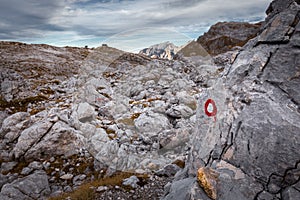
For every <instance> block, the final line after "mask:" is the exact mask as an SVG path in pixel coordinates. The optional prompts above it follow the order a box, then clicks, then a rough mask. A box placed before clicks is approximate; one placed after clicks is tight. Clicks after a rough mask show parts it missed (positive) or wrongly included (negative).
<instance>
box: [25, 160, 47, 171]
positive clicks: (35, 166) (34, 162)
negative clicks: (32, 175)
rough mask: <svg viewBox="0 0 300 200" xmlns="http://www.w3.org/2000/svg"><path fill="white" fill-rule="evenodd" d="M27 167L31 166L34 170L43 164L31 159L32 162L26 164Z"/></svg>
mask: <svg viewBox="0 0 300 200" xmlns="http://www.w3.org/2000/svg"><path fill="white" fill-rule="evenodd" d="M28 167H29V168H32V169H34V170H39V169H43V165H42V163H40V162H37V161H33V162H32V163H30V164H29V165H28Z"/></svg>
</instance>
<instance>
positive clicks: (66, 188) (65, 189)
mask: <svg viewBox="0 0 300 200" xmlns="http://www.w3.org/2000/svg"><path fill="white" fill-rule="evenodd" d="M64 191H65V192H72V188H71V186H66V187H64Z"/></svg>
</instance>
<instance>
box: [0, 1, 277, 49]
mask: <svg viewBox="0 0 300 200" xmlns="http://www.w3.org/2000/svg"><path fill="white" fill-rule="evenodd" d="M270 2H271V0H248V1H241V0H0V40H13V41H21V42H28V43H46V44H51V45H56V46H66V45H69V46H85V45H88V46H90V47H92V46H93V47H96V46H99V45H101V44H102V43H108V44H109V45H112V46H116V47H118V48H122V49H125V50H136V49H139V48H143V47H147V46H149V45H151V44H156V43H160V42H163V41H171V42H173V43H175V44H177V45H181V44H184V43H186V42H187V41H189V40H192V39H196V38H197V37H198V36H199V35H201V34H202V33H203V32H205V31H207V30H208V28H209V26H211V25H212V24H214V23H216V22H218V21H247V22H257V21H261V20H263V19H264V18H265V10H266V9H267V7H268V4H269V3H270Z"/></svg>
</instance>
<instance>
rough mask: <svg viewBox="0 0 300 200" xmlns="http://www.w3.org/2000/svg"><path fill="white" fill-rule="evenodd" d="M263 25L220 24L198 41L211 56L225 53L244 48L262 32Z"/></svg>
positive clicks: (244, 23) (243, 23)
mask: <svg viewBox="0 0 300 200" xmlns="http://www.w3.org/2000/svg"><path fill="white" fill-rule="evenodd" d="M260 26H261V23H257V24H250V23H246V22H218V23H217V24H215V25H213V26H212V27H211V28H210V29H209V30H208V32H207V33H204V35H202V36H200V37H199V38H198V39H197V42H199V43H200V44H201V45H202V46H203V48H204V49H205V50H206V51H207V52H208V53H209V54H210V55H217V54H221V53H225V52H227V51H230V50H232V49H234V48H235V47H241V46H244V45H245V44H246V43H247V42H248V41H249V40H250V39H252V38H254V37H255V36H256V35H257V33H258V32H259V30H260Z"/></svg>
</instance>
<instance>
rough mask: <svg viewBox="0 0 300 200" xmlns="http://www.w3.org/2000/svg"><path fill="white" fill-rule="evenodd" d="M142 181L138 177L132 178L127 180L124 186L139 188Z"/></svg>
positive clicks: (124, 181)
mask: <svg viewBox="0 0 300 200" xmlns="http://www.w3.org/2000/svg"><path fill="white" fill-rule="evenodd" d="M139 181H140V180H139V179H138V177H136V176H130V177H129V178H126V179H124V180H123V183H122V184H123V185H125V186H131V187H132V188H137V187H138V184H137V183H138V182H139Z"/></svg>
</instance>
